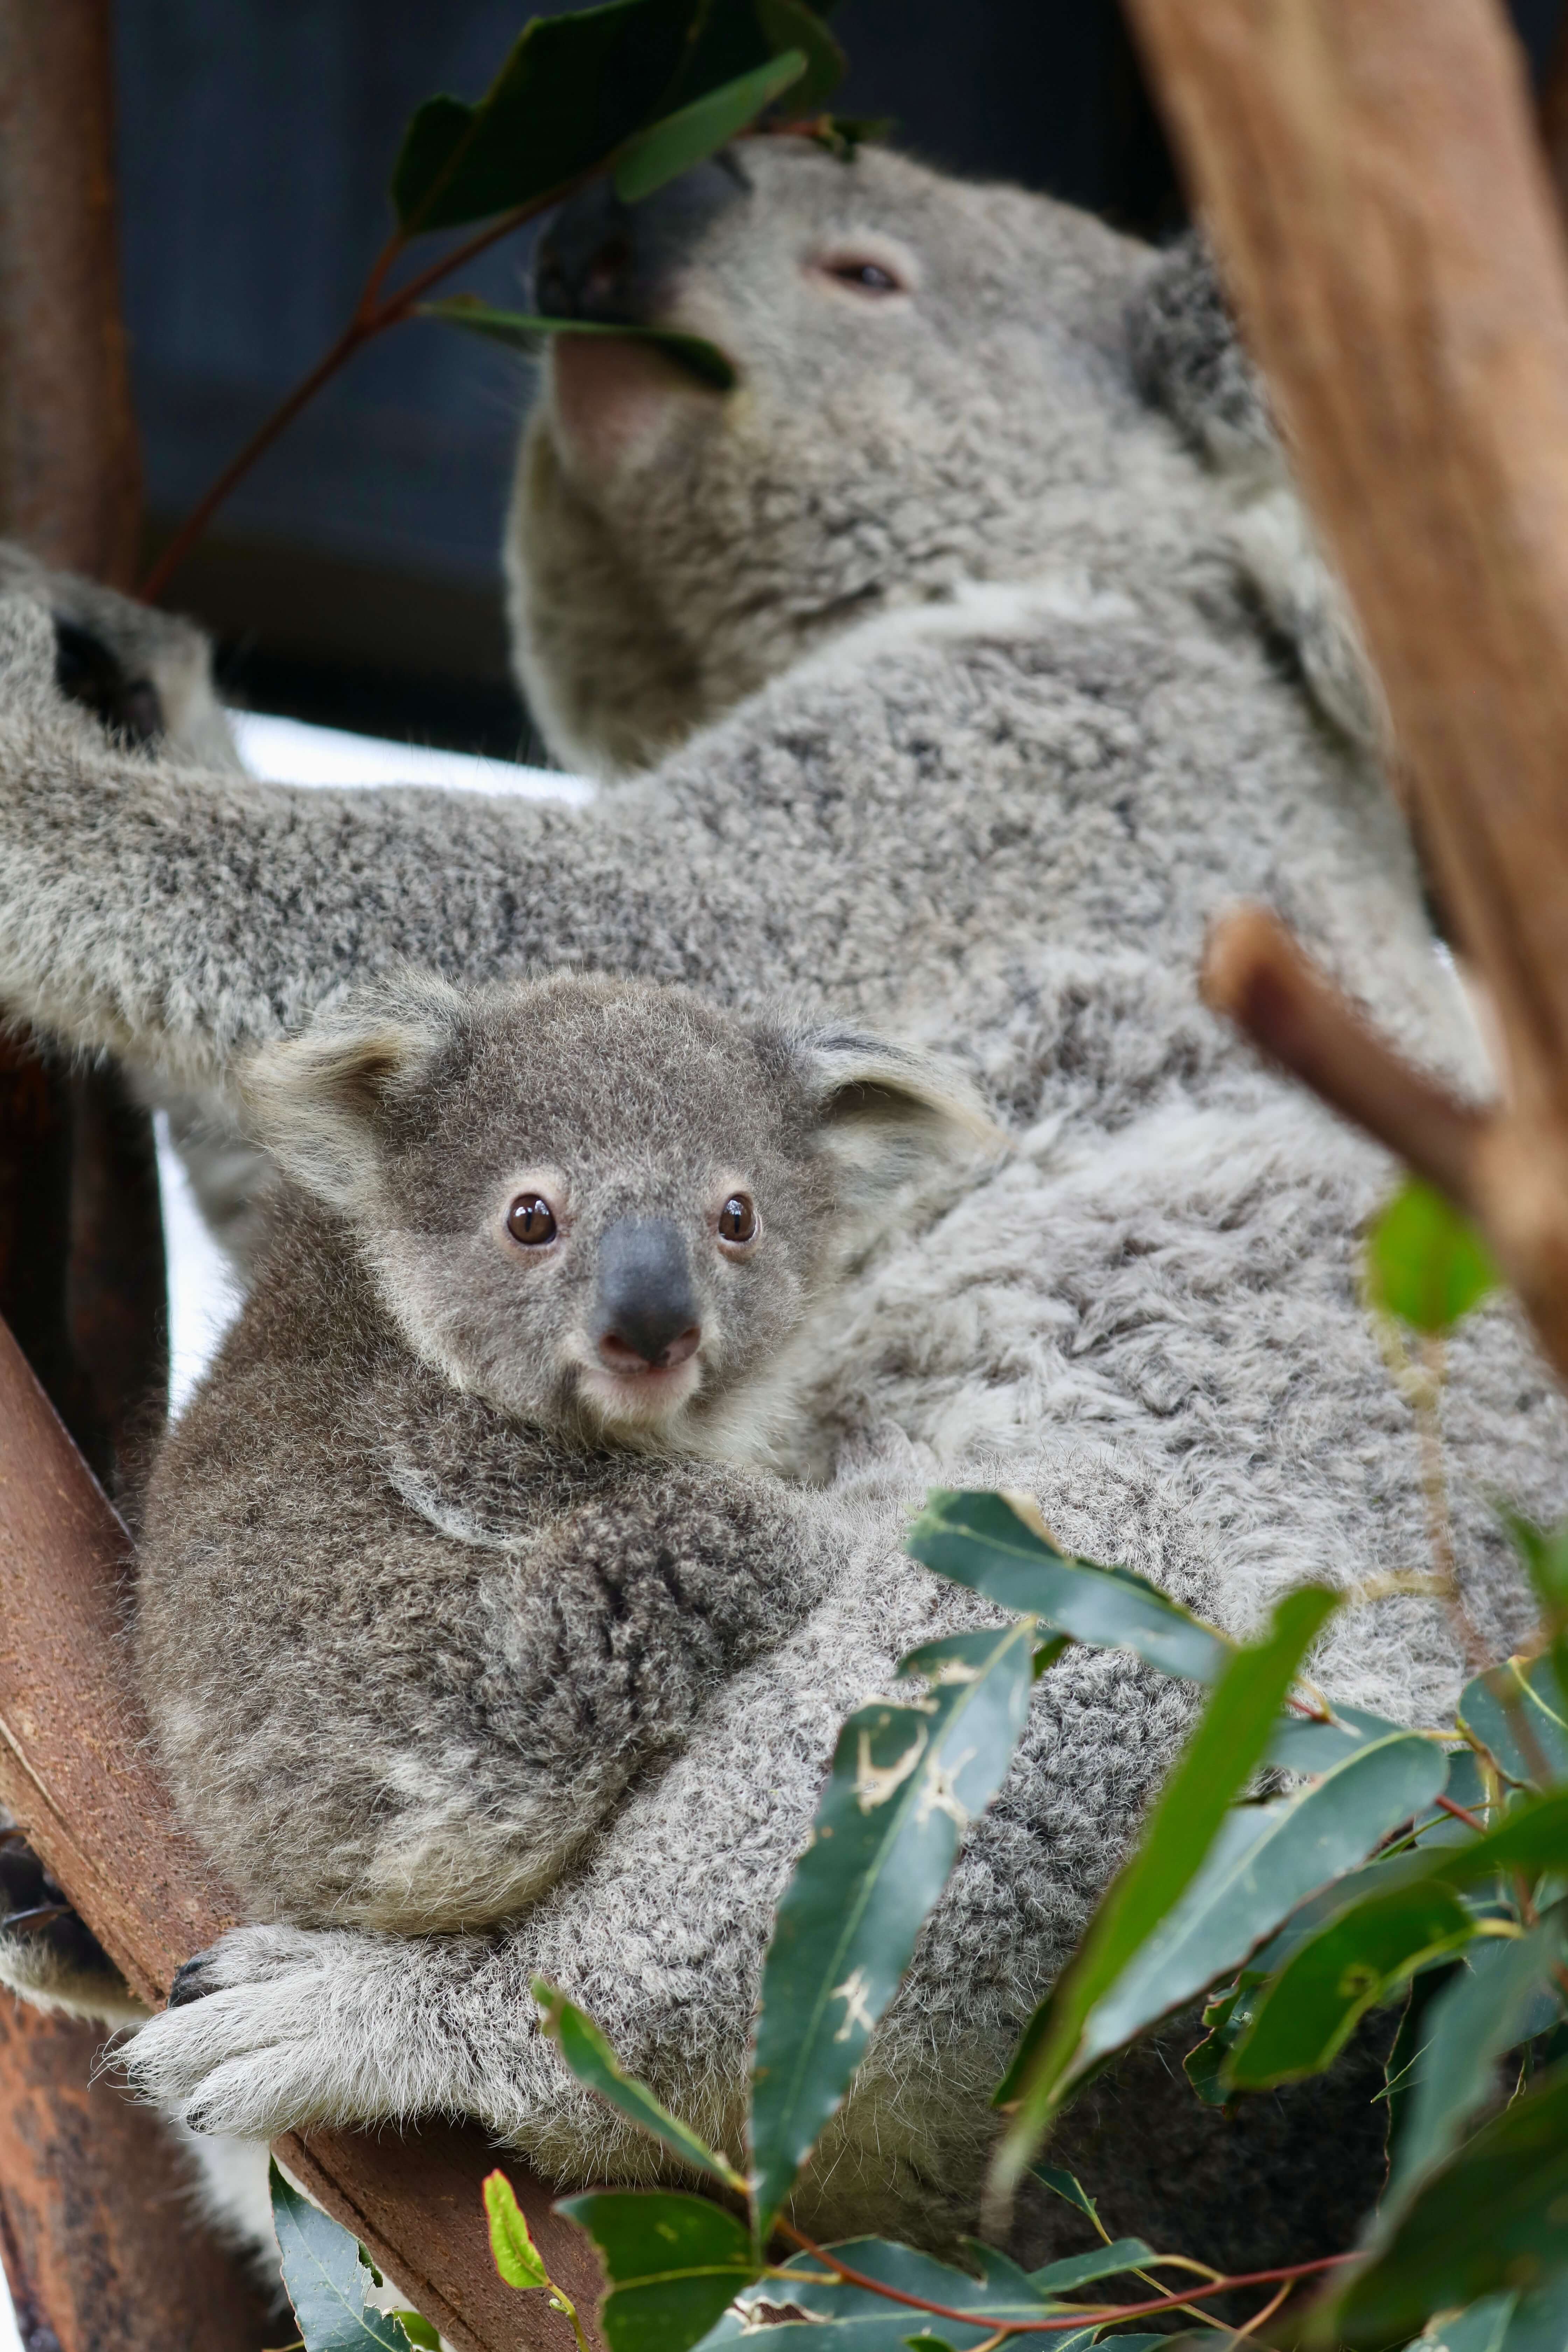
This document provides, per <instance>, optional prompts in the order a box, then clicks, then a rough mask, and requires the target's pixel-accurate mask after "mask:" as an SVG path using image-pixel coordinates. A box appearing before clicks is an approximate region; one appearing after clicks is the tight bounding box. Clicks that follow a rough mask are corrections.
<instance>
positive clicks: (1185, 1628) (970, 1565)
mask: <svg viewBox="0 0 1568 2352" xmlns="http://www.w3.org/2000/svg"><path fill="white" fill-rule="evenodd" d="M1022 1507H1023V1508H1027V1509H1029V1510H1030V1511H1033V1506H1032V1505H1029V1504H1027V1503H1026V1502H1025V1503H1024V1504H1023V1506H1022ZM1035 1516H1036V1517H1037V1516H1038V1515H1037V1514H1035ZM905 1549H906V1550H907V1551H909V1552H910V1554H911V1555H912V1556H913V1558H914V1559H918V1560H921V1561H923V1562H924V1564H925V1566H926V1567H927V1568H931V1569H934V1570H936V1572H937V1574H938V1575H939V1576H945V1577H948V1578H950V1579H951V1580H952V1582H953V1583H954V1584H966V1585H968V1586H969V1588H970V1590H971V1591H974V1592H983V1593H984V1596H985V1598H986V1599H987V1600H988V1601H995V1603H996V1605H997V1607H998V1608H999V1609H1015V1610H1018V1611H1020V1612H1022V1611H1025V1610H1027V1611H1028V1612H1029V1613H1030V1614H1031V1615H1032V1616H1036V1617H1038V1618H1040V1619H1041V1620H1042V1621H1043V1622H1046V1623H1047V1624H1049V1625H1053V1626H1055V1627H1057V1628H1058V1630H1059V1631H1060V1632H1061V1633H1070V1634H1071V1635H1072V1637H1073V1639H1074V1641H1075V1642H1084V1643H1089V1644H1090V1645H1091V1646H1092V1647H1094V1648H1097V1649H1107V1648H1117V1647H1121V1646H1125V1647H1126V1648H1128V1649H1130V1650H1135V1651H1136V1652H1137V1654H1138V1655H1139V1656H1140V1657H1141V1658H1144V1659H1146V1660H1147V1661H1148V1663H1149V1664H1150V1665H1152V1666H1158V1667H1159V1668H1160V1669H1161V1671H1162V1672H1163V1673H1164V1674H1168V1675H1186V1676H1188V1677H1189V1678H1190V1679H1192V1680H1193V1681H1194V1682H1202V1683H1210V1682H1213V1681H1214V1680H1215V1677H1216V1676H1217V1675H1219V1674H1220V1673H1221V1672H1222V1671H1223V1669H1224V1667H1225V1665H1226V1662H1227V1661H1228V1660H1229V1659H1230V1658H1231V1657H1232V1656H1233V1655H1234V1654H1235V1652H1234V1645H1233V1644H1232V1643H1229V1642H1227V1641H1226V1637H1225V1635H1224V1634H1223V1633H1216V1632H1215V1629H1214V1627H1213V1626H1212V1625H1205V1624H1204V1623H1202V1622H1200V1620H1199V1619H1197V1618H1196V1617H1194V1616H1193V1615H1191V1614H1190V1612H1188V1611H1187V1610H1185V1609H1184V1608H1182V1606H1181V1605H1180V1603H1179V1602H1177V1601H1173V1600H1172V1599H1171V1598H1170V1595H1169V1594H1168V1593H1164V1592H1162V1591H1161V1590H1160V1588H1159V1586H1158V1585H1157V1584H1151V1583H1150V1582H1149V1580H1148V1579H1147V1578H1146V1577H1142V1576H1137V1575H1135V1574H1134V1573H1133V1571H1132V1570H1131V1569H1130V1568H1099V1567H1097V1566H1096V1565H1095V1563H1094V1562H1093V1561H1092V1560H1087V1559H1074V1558H1073V1557H1072V1555H1071V1554H1070V1553H1069V1552H1065V1551H1063V1550H1061V1549H1059V1547H1058V1545H1057V1544H1055V1543H1054V1542H1052V1540H1051V1539H1050V1538H1049V1537H1048V1536H1047V1534H1046V1533H1045V1532H1044V1530H1043V1528H1037V1527H1034V1526H1031V1525H1030V1523H1029V1520H1028V1519H1026V1518H1025V1517H1022V1516H1021V1515H1020V1507H1016V1506H1015V1504H1014V1503H1013V1502H1012V1501H1011V1500H1009V1498H1008V1497H1007V1496H1005V1495H993V1494H985V1493H982V1492H979V1491H976V1490H973V1489H961V1490H959V1491H957V1492H953V1491H951V1490H949V1489H947V1488H944V1487H941V1486H939V1487H936V1488H934V1489H933V1491H932V1492H931V1494H930V1495H929V1496H927V1497H926V1507H925V1508H924V1510H923V1511H922V1512H921V1515H920V1517H919V1518H918V1519H917V1520H916V1521H915V1523H914V1526H913V1527H912V1528H910V1534H909V1538H908V1540H907V1542H906V1544H905Z"/></svg>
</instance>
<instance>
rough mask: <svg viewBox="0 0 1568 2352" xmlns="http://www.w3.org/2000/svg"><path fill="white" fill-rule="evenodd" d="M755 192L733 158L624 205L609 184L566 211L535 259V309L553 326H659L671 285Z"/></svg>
mask: <svg viewBox="0 0 1568 2352" xmlns="http://www.w3.org/2000/svg"><path fill="white" fill-rule="evenodd" d="M747 193H749V189H748V183H747V181H746V177H745V174H744V172H743V170H742V166H741V164H740V163H739V162H738V161H737V160H736V159H735V158H734V157H733V156H731V154H730V153H729V152H728V151H726V152H724V153H722V154H720V155H717V156H714V157H713V158H712V159H711V160H710V161H709V162H707V163H698V164H695V165H693V167H692V169H691V170H690V171H689V172H683V173H681V175H680V177H679V179H678V180H670V181H669V182H668V183H667V184H666V185H665V186H664V187H662V188H659V189H657V190H656V191H655V193H654V194H652V195H651V196H645V197H644V198H643V199H642V201H641V203H640V204H636V205H624V204H622V202H621V200H620V198H619V197H618V196H617V195H616V192H615V190H614V188H613V187H612V186H611V185H610V183H609V181H608V180H607V179H605V180H595V181H592V182H591V183H590V184H589V185H588V186H587V187H585V188H584V190H583V191H582V193H581V194H579V195H575V196H574V197H573V198H572V200H571V202H570V203H569V204H564V205H562V207H561V209H560V211H559V212H558V213H557V214H556V215H555V217H554V219H553V220H552V222H551V224H550V226H549V227H548V228H547V229H546V230H545V232H544V234H543V236H542V237H541V238H540V240H539V244H538V247H536V249H535V253H534V263H533V292H534V308H535V310H538V311H539V312H541V313H542V315H543V316H544V317H545V318H550V319H601V320H605V322H606V323H609V324H614V323H616V322H617V321H618V322H620V323H622V324H624V325H626V326H632V327H647V326H657V325H658V320H659V316H660V312H661V310H663V309H664V307H665V305H666V303H667V302H668V295H669V289H670V285H671V281H672V279H673V278H674V277H675V276H676V273H677V272H678V271H679V268H680V266H681V264H682V263H683V262H684V261H685V260H686V259H687V258H688V257H689V254H690V252H691V249H692V247H693V246H694V245H695V244H696V243H697V241H698V240H699V238H700V236H701V235H702V233H703V231H704V230H705V229H706V228H707V227H708V226H709V224H710V222H711V221H712V220H713V219H714V217H715V216H716V215H718V214H719V213H721V212H722V211H723V210H724V209H725V207H726V206H727V205H731V204H733V203H734V202H735V201H736V199H737V198H738V197H740V196H742V195H744V194H747Z"/></svg>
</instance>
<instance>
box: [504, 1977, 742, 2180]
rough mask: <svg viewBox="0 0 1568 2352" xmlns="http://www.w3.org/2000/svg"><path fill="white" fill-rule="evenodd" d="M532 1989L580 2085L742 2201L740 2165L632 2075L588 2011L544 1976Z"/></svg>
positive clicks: (558, 2046) (562, 2053) (545, 2024)
mask: <svg viewBox="0 0 1568 2352" xmlns="http://www.w3.org/2000/svg"><path fill="white" fill-rule="evenodd" d="M530 1990H531V1992H532V1994H533V1998H534V2000H536V2001H537V2002H538V2003H539V2006H540V2008H541V2009H542V2011H544V2031H545V2032H546V2033H548V2034H549V2036H550V2038H551V2040H552V2042H554V2044H555V2046H556V2048H557V2049H558V2050H559V2051H560V2053H561V2055H562V2057H563V2059H564V2060H565V2062H566V2063H567V2065H568V2066H569V2067H570V2068H571V2070H572V2073H573V2074H574V2075H575V2076H576V2078H577V2080H578V2082H579V2083H582V2084H584V2085H585V2087H586V2088H587V2089H588V2090H590V2091H596V2092H597V2093H598V2095H599V2096H600V2098H602V2099H603V2100H605V2102H606V2104H607V2105H610V2106H612V2107H616V2108H618V2110H619V2111H620V2113H621V2114H622V2115H623V2116H628V2117H629V2118H630V2120H631V2121H632V2122H633V2123H634V2124H636V2125H637V2126H638V2127H639V2129H641V2130H643V2131H645V2132H647V2134H648V2135H649V2137H651V2138H653V2139H658V2140H662V2141H663V2142H664V2145H665V2147H668V2149H669V2150H670V2152H671V2154H672V2155H675V2156H678V2157H679V2158H681V2160H682V2162H683V2163H686V2164H689V2165H692V2166H694V2167H695V2168H697V2170H698V2171H700V2172H706V2173H708V2174H709V2175H710V2177H711V2178H712V2179H715V2180H718V2181H721V2182H722V2183H723V2185H724V2187H725V2188H726V2189H736V2190H738V2192H739V2193H740V2194H741V2195H742V2197H743V2196H744V2195H745V2194H746V2183H745V2181H744V2179H742V2176H741V2174H740V2173H738V2172H737V2171H736V2169H735V2168H734V2166H733V2165H732V2164H731V2163H730V2162H729V2161H728V2159H727V2158H724V2157H722V2156H721V2155H719V2154H718V2153H717V2151H716V2150H715V2149H713V2148H710V2147H709V2146H708V2143H707V2141H706V2140H704V2139H701V2138H700V2137H699V2136H698V2134H697V2133H696V2132H694V2131H693V2130H692V2129H691V2127H690V2126H689V2125H688V2124H683V2123H682V2122H681V2121H680V2119H679V2116H672V2115H671V2114H670V2112H669V2110H668V2107H664V2106H661V2105H659V2102H658V2100H657V2099H656V2098H655V2097H654V2095H653V2093H652V2092H651V2091H650V2090H649V2089H648V2088H647V2084H644V2083H639V2082H638V2081H637V2077H636V2076H635V2075H633V2074H626V2071H625V2069H624V2068H623V2067H622V2066H621V2065H620V2064H619V2063H618V2061H617V2060H616V2053H615V2052H614V2051H613V2050H612V2049H611V2047H610V2045H609V2042H607V2041H606V2040H605V2036H604V2034H603V2033H601V2032H600V2031H599V2028H598V2027H597V2026H596V2025H595V2022H594V2021H593V2019H592V2018H591V2017H590V2016H589V2015H588V2013H587V2011H585V2010H581V2009H579V2008H578V2007H577V2005H576V2003H575V2002H574V2001H570V2000H567V1998H566V1996H565V1994H564V1993H563V1992H558V1991H557V1990H556V1989H555V1987H554V1986H553V1985H552V1984H547V1983H546V1982H545V1980H544V1979H543V1978H542V1977H535V1978H534V1979H533V1982H532V1985H531V1988H530Z"/></svg>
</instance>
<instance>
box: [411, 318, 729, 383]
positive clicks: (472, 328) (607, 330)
mask: <svg viewBox="0 0 1568 2352" xmlns="http://www.w3.org/2000/svg"><path fill="white" fill-rule="evenodd" d="M417 315H418V317H420V318H421V319H435V320H438V321H439V322H440V323H441V324H442V325H443V326H447V327H461V328H463V329H465V330H466V331H467V332H468V334H470V335H483V336H484V337H485V338H486V340H487V341H489V342H492V343H504V344H505V345H506V346H507V348H508V350H509V351H514V352H527V353H528V354H529V355H530V356H532V355H534V354H536V353H537V352H539V351H541V350H542V347H543V345H544V344H545V343H546V342H547V341H549V339H550V337H551V336H552V335H608V336H612V337H614V338H615V339H616V341H620V342H634V343H651V344H653V346H654V348H655V349H656V350H658V351H661V352H667V353H668V356H669V357H670V358H671V359H672V360H676V361H678V362H679V364H680V365H681V366H682V367H684V368H686V369H688V370H689V373H691V374H692V375H694V376H696V377H697V378H698V380H699V382H700V383H706V384H710V385H711V386H712V387H713V389H714V391H715V392H731V391H732V390H733V389H734V385H735V381H736V377H735V370H734V368H733V366H732V365H731V362H730V361H729V360H727V359H726V358H725V356H724V354H723V352H721V350H720V349H719V346H718V344H717V343H709V342H704V341H703V339H702V337H701V336H700V335H682V334H679V333H678V332H677V331H675V329H673V328H667V327H623V326H620V325H618V324H614V325H613V324H611V323H609V322H608V321H606V320H603V319H554V318H551V317H549V316H548V315H547V314H546V313H545V312H543V311H538V310H497V309H496V308H495V306H494V305H493V304H492V303H489V302H481V301H480V300H479V298H478V297H477V296H476V295H472V294H451V295H448V296H447V298H446V299H445V300H444V301H440V302H421V303H420V304H419V306H418V311H417Z"/></svg>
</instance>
